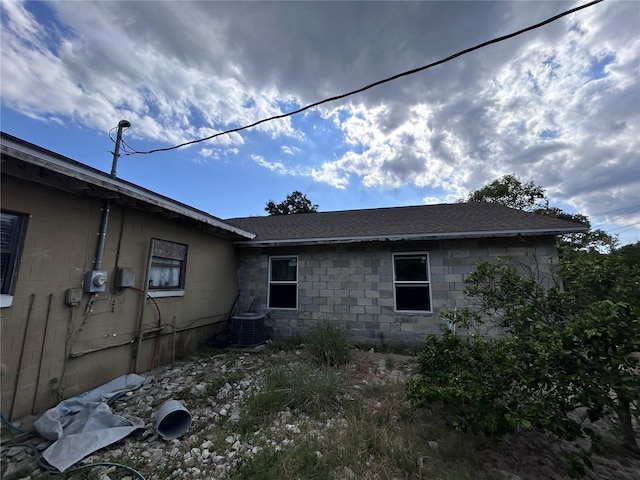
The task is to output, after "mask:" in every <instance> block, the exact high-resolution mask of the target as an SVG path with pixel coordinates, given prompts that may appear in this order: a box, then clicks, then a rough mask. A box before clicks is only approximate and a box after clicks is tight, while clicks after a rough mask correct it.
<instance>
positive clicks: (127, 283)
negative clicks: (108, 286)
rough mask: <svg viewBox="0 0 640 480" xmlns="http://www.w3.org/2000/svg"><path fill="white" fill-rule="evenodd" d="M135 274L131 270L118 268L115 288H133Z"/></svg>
mask: <svg viewBox="0 0 640 480" xmlns="http://www.w3.org/2000/svg"><path fill="white" fill-rule="evenodd" d="M135 281H136V274H135V273H134V271H133V270H132V269H131V268H118V269H117V270H116V288H129V287H133V284H134V282H135Z"/></svg>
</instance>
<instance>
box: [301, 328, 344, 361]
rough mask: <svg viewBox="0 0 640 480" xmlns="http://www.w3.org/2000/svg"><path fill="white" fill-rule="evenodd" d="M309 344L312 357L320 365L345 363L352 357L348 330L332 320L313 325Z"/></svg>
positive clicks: (308, 340) (308, 338)
mask: <svg viewBox="0 0 640 480" xmlns="http://www.w3.org/2000/svg"><path fill="white" fill-rule="evenodd" d="M307 344H308V349H309V352H310V353H311V357H312V359H313V360H314V361H315V362H316V363H318V364H319V365H331V366H337V365H344V364H346V363H347V362H348V361H349V360H350V358H351V343H350V342H349V338H348V336H347V331H346V330H345V329H344V328H342V327H339V326H338V325H336V324H334V323H331V322H326V323H319V324H317V325H315V326H313V327H311V329H310V330H309V335H308V336H307Z"/></svg>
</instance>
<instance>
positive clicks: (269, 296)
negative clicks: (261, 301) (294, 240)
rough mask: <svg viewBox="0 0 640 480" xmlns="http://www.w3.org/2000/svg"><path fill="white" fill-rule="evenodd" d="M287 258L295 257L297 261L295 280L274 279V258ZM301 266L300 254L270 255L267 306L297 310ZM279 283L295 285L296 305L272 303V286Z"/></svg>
mask: <svg viewBox="0 0 640 480" xmlns="http://www.w3.org/2000/svg"><path fill="white" fill-rule="evenodd" d="M284 259H287V260H289V261H291V259H295V261H296V270H295V273H296V275H295V277H296V278H295V280H272V274H273V268H272V267H273V263H272V262H273V260H284ZM299 266H300V259H299V258H298V255H273V256H270V257H269V273H268V277H267V278H268V285H267V308H268V309H270V310H297V309H298V281H299V278H300V274H299ZM272 285H273V286H277V285H294V286H295V306H294V307H274V306H272V305H271V292H272V289H271V287H272Z"/></svg>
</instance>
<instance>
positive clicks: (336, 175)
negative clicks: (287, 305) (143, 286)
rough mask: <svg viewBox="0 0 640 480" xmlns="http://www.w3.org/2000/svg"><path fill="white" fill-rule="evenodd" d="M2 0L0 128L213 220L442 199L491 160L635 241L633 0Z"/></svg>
mask: <svg viewBox="0 0 640 480" xmlns="http://www.w3.org/2000/svg"><path fill="white" fill-rule="evenodd" d="M585 3H587V1H580V2H546V1H517V2H516V1H511V2H509V1H500V2H483V1H474V2H454V1H449V2H366V1H361V2H259V3H254V2H214V1H209V2H208V1H200V2H188V1H138V2H127V1H102V2H99V1H55V2H46V1H38V2H20V1H7V0H0V4H1V21H2V25H1V27H2V28H1V33H0V35H1V37H0V52H1V56H0V93H1V111H0V115H1V116H0V126H1V129H2V131H4V132H6V133H10V134H12V135H15V136H17V137H19V138H22V139H24V140H26V141H28V142H31V143H34V144H37V145H40V146H42V147H44V148H47V149H49V150H52V151H54V152H56V153H59V154H61V155H64V156H67V157H70V158H72V159H74V160H77V161H80V162H82V163H85V164H87V165H90V166H92V167H95V168H98V169H100V170H103V171H105V172H107V173H108V172H110V170H111V167H112V158H113V155H112V152H113V150H114V143H113V139H114V138H115V130H114V129H115V127H116V126H117V125H118V122H119V121H120V120H127V121H129V122H130V123H131V127H130V128H128V129H126V130H124V132H123V140H124V142H125V143H124V144H123V150H122V151H121V154H122V155H121V157H120V159H119V161H118V166H117V176H118V177H119V178H122V179H124V180H127V181H130V182H133V183H135V184H137V185H140V186H143V187H145V188H148V189H150V190H152V191H154V192H157V193H160V194H162V195H166V196H168V197H171V198H174V199H175V200H178V201H180V202H183V203H186V204H188V205H191V206H193V207H195V208H197V209H200V210H203V211H205V212H207V213H210V214H211V215H214V216H216V217H219V218H222V219H224V218H233V217H243V216H251V215H265V214H266V212H265V210H264V207H265V206H266V203H267V202H268V201H269V200H274V201H275V202H276V203H278V202H280V201H283V200H284V199H285V198H286V196H287V195H288V194H290V193H291V192H293V191H296V190H297V191H300V192H302V193H304V194H305V195H306V196H307V198H308V199H309V200H311V202H312V203H314V204H318V205H319V210H320V211H330V210H346V209H359V208H380V207H394V206H404V205H420V204H431V203H450V202H455V201H458V200H459V199H461V198H464V197H466V196H467V195H468V194H469V192H470V191H473V190H475V189H478V188H481V187H482V186H484V185H485V184H487V183H489V182H491V181H492V180H494V179H496V178H498V177H501V176H503V175H506V174H515V175H517V176H518V177H520V178H521V180H522V181H523V182H530V181H531V182H533V183H535V184H536V185H540V186H542V187H544V188H545V190H546V194H547V197H548V198H549V201H550V204H551V205H552V206H557V207H559V208H562V209H564V210H566V211H567V212H569V213H581V214H584V215H587V216H588V217H589V219H590V220H591V224H592V227H594V228H601V229H603V230H605V231H607V232H609V233H611V234H613V235H618V236H619V239H620V243H621V244H626V243H633V242H637V241H639V240H640V2H636V1H615V0H607V1H605V2H602V3H598V4H596V5H593V6H590V7H588V8H585V9H583V10H581V11H579V12H576V13H573V14H571V15H568V16H565V17H563V18H561V19H559V20H557V21H555V22H553V23H550V24H548V25H546V26H543V27H541V28H538V29H536V30H533V31H530V32H527V33H524V34H522V35H520V36H517V37H514V38H511V39H508V40H506V41H503V42H500V43H497V44H492V45H490V46H487V47H484V48H482V49H479V50H476V51H474V52H471V53H468V54H466V55H463V56H460V57H458V58H456V59H453V60H451V61H448V62H446V63H443V64H440V65H438V66H436V67H433V68H429V69H425V70H423V71H421V72H418V73H415V74H412V75H407V76H404V77H402V78H399V79H396V80H393V81H390V82H387V83H384V84H382V85H379V86H376V87H374V88H371V89H368V90H366V91H364V92H361V93H358V94H354V95H351V96H348V97H346V98H343V99H341V100H337V101H332V102H327V103H324V104H322V105H319V106H317V107H314V108H311V109H308V110H305V111H304V112H302V113H299V114H296V115H292V116H288V117H285V118H282V119H279V120H274V121H269V122H264V123H261V124H260V125H258V126H256V127H253V128H249V129H245V130H242V131H239V132H235V133H230V134H225V135H220V136H218V137H216V138H214V139H211V140H208V141H203V142H197V143H194V144H192V145H190V146H186V147H182V148H176V149H170V150H168V151H163V152H156V153H151V154H139V153H138V154H133V153H132V152H133V151H134V150H135V151H138V152H144V151H150V150H155V149H158V148H169V147H173V146H176V145H179V144H181V143H185V142H189V141H193V140H200V139H203V138H205V137H209V136H211V135H214V134H216V133H219V132H223V131H226V130H229V129H234V128H238V127H242V126H245V125H249V124H252V123H254V122H257V121H259V120H262V119H264V118H268V117H272V116H275V115H281V114H284V113H288V112H291V111H294V110H296V109H299V108H301V107H304V106H307V105H309V104H312V103H315V102H318V101H321V100H323V99H326V98H329V97H333V96H338V95H341V94H344V93H347V92H351V91H353V90H356V89H359V88H361V87H363V86H366V85H369V84H371V83H374V82H376V81H378V80H382V79H385V78H388V77H390V76H393V75H396V74H398V73H402V72H405V71H408V70H411V69H414V68H418V67H421V66H424V65H427V64H430V63H432V62H435V61H438V60H440V59H443V58H446V57H448V56H450V55H452V54H455V53H457V52H459V51H461V50H464V49H466V48H469V47H472V46H475V45H478V44H480V43H483V42H485V41H488V40H491V39H494V38H496V37H500V36H503V35H507V34H509V33H512V32H515V31H518V30H520V29H523V28H526V27H528V26H530V25H533V24H535V23H538V22H541V21H543V20H546V19H547V18H549V17H552V16H554V15H556V14H558V13H561V12H563V11H566V10H569V9H571V8H573V7H576V6H578V5H584V4H585Z"/></svg>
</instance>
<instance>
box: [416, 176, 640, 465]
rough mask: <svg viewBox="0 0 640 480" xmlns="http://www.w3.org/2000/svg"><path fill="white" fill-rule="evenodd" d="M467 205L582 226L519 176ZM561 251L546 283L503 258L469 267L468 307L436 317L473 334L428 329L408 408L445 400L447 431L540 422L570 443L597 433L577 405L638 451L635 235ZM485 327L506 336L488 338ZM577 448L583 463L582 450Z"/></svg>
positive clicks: (570, 244) (639, 300) (579, 242)
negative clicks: (491, 205)
mask: <svg viewBox="0 0 640 480" xmlns="http://www.w3.org/2000/svg"><path fill="white" fill-rule="evenodd" d="M540 200H544V202H543V203H539V201H540ZM469 201H496V202H498V203H502V204H505V205H509V206H512V207H516V208H523V209H526V210H529V211H532V212H535V213H538V214H542V215H551V216H554V217H558V218H562V219H565V220H570V221H577V222H579V223H582V224H584V225H586V226H587V227H589V228H590V224H589V221H588V219H587V217H585V216H584V215H580V214H576V215H572V214H568V213H566V212H563V211H562V210H560V209H558V208H555V207H549V205H548V202H547V201H546V198H544V189H542V188H541V187H537V186H535V185H533V184H532V183H531V182H530V183H528V184H526V185H522V183H521V182H520V180H519V179H518V178H517V177H515V176H509V175H508V176H505V177H503V178H502V179H499V180H496V181H494V182H493V183H492V184H489V185H487V186H486V187H484V188H482V189H480V190H478V191H476V192H473V193H472V194H470V195H469ZM558 247H559V253H560V272H559V277H558V278H557V279H556V281H555V282H552V286H551V287H549V282H543V281H542V280H543V279H542V278H540V279H538V278H537V276H536V272H528V274H524V273H523V272H522V269H521V268H517V265H513V264H511V263H510V262H509V261H507V260H505V261H503V262H497V263H480V264H479V265H477V268H476V270H475V271H474V272H473V273H472V274H470V275H469V276H468V277H467V278H466V279H465V293H466V295H467V297H468V307H467V308H463V309H459V310H457V311H454V312H445V313H444V314H442V316H443V317H444V318H446V319H448V320H449V321H450V322H451V323H452V324H453V325H459V326H462V327H466V328H468V329H470V331H473V332H475V333H479V334H475V335H473V334H472V335H471V336H470V337H469V336H467V337H465V336H461V335H457V334H456V333H454V331H451V330H448V331H446V332H445V333H444V334H443V335H442V336H436V335H429V336H427V338H426V345H425V348H424V349H423V350H422V351H421V352H420V354H419V355H418V369H417V375H416V376H414V377H413V378H412V379H411V380H410V382H409V384H408V389H407V392H408V397H409V399H410V400H411V402H412V403H413V405H414V406H428V405H432V404H433V403H436V402H441V403H443V404H444V405H445V406H447V408H448V411H449V422H450V424H451V425H453V426H454V427H456V428H461V429H472V430H482V431H484V432H485V433H487V434H489V435H494V436H500V435H503V434H505V433H510V432H515V431H517V430H519V429H522V428H537V429H541V430H544V431H548V432H551V433H553V434H555V435H556V436H558V437H559V438H563V439H567V440H573V439H575V438H577V437H578V436H584V435H590V436H595V433H594V432H593V430H590V429H589V426H588V424H587V423H584V422H583V421H582V420H583V419H582V420H581V419H580V418H579V417H577V416H576V415H575V414H576V413H577V412H580V411H584V412H586V415H587V416H588V418H589V419H590V420H592V421H595V420H597V419H599V418H602V417H603V416H605V415H608V414H615V415H616V416H617V419H618V432H619V434H620V437H621V438H622V440H623V443H624V444H625V445H626V446H627V447H628V448H630V449H634V450H636V451H637V450H638V443H637V440H636V438H635V435H634V431H633V428H632V424H633V422H632V418H633V415H636V416H638V412H639V411H640V410H639V407H640V375H638V371H639V370H638V369H639V368H640V361H639V357H638V352H640V288H638V285H640V262H639V261H638V260H639V259H640V242H638V243H637V244H635V245H627V246H625V247H622V248H619V249H618V248H616V240H615V239H614V238H613V237H611V236H610V235H608V234H607V233H605V232H603V231H600V230H595V231H591V230H589V231H588V232H586V233H583V234H574V235H571V236H563V237H561V238H560V239H559V242H558ZM489 327H490V328H498V329H500V330H501V331H502V332H503V333H504V334H505V335H504V336H502V337H490V336H488V335H486V332H487V331H488V328H489ZM582 454H583V455H582V460H583V461H584V464H586V465H589V462H590V460H589V452H588V451H586V450H582ZM574 466H576V467H579V465H577V464H574Z"/></svg>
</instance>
